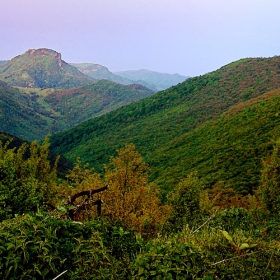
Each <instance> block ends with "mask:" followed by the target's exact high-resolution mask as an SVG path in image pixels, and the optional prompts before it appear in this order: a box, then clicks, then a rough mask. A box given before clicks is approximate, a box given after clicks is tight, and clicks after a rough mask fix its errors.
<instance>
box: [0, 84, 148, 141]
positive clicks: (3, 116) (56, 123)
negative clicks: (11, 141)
mask: <svg viewBox="0 0 280 280" xmlns="http://www.w3.org/2000/svg"><path fill="white" fill-rule="evenodd" d="M152 94H153V91H151V90H148V89H147V88H144V87H142V86H138V85H130V86H123V85H119V84H116V83H113V82H110V81H105V80H104V81H98V82H96V83H93V84H91V85H89V86H84V87H79V88H75V89H69V90H66V89H40V88H19V89H16V88H13V87H10V86H8V85H7V84H5V83H4V82H1V81H0V120H1V131H4V132H7V133H10V134H12V135H16V136H19V137H21V138H23V139H27V140H29V141H33V140H35V139H42V138H44V137H45V136H46V134H47V133H48V132H53V133H56V132H59V131H62V130H65V129H67V128H71V127H73V126H74V125H77V124H79V123H81V122H83V121H85V120H88V119H90V118H93V117H96V116H100V115H103V114H106V113H108V112H110V111H112V110H115V109H117V108H119V107H122V106H124V105H126V104H129V103H131V102H134V101H137V100H139V99H142V98H145V97H147V96H150V95H152Z"/></svg>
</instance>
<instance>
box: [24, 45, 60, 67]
mask: <svg viewBox="0 0 280 280" xmlns="http://www.w3.org/2000/svg"><path fill="white" fill-rule="evenodd" d="M26 54H27V55H30V56H52V57H54V59H55V60H56V61H57V63H58V65H59V66H60V67H62V60H61V53H58V52H56V51H53V50H51V49H46V48H42V49H37V50H36V49H30V50H28V51H27V52H26Z"/></svg>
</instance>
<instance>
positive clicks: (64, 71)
mask: <svg viewBox="0 0 280 280" xmlns="http://www.w3.org/2000/svg"><path fill="white" fill-rule="evenodd" d="M0 80H2V81H5V82H6V83H8V84H9V85H12V86H21V87H37V88H73V87H78V86H83V85H86V84H90V83H92V82H93V79H91V78H90V77H88V76H86V75H84V74H83V73H81V72H80V71H78V70H77V68H75V67H73V66H71V65H69V64H68V63H66V62H65V61H63V60H62V59H61V54H60V53H57V52H55V51H53V50H49V49H37V50H28V51H27V52H25V53H24V54H22V55H19V56H16V57H14V58H13V59H11V60H10V61H8V62H7V63H5V64H4V65H2V66H1V67H0Z"/></svg>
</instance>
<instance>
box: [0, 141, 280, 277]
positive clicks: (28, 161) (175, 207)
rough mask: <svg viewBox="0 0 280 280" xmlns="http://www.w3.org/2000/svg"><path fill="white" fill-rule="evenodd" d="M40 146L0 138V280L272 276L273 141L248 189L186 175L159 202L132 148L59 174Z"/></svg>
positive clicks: (277, 255) (278, 188) (278, 190)
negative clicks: (210, 184) (97, 166)
mask: <svg viewBox="0 0 280 280" xmlns="http://www.w3.org/2000/svg"><path fill="white" fill-rule="evenodd" d="M48 149H49V143H48V140H47V139H46V140H45V142H44V143H43V144H42V145H38V144H37V143H32V144H27V143H23V144H22V145H21V146H20V147H19V148H9V142H6V143H5V144H3V143H2V142H1V145H0V176H1V180H0V220H1V223H0V277H1V279H53V278H55V277H56V276H58V275H60V274H61V276H60V277H59V279H279V277H280V267H279V261H280V246H279V238H280V236H279V210H280V199H279V198H280V183H279V182H280V180H279V174H280V173H279V168H280V141H276V142H275V143H274V146H273V149H272V151H271V152H269V153H268V155H267V156H266V158H264V159H263V161H262V166H261V170H260V173H261V177H260V181H259V182H258V186H257V188H256V189H254V191H253V193H252V194H247V195H241V194H240V193H238V192H236V191H235V190H234V189H232V188H224V187H223V188H221V187H219V186H215V187H214V188H211V189H207V188H205V185H204V182H203V181H202V180H201V179H200V177H199V174H198V173H196V172H192V173H190V174H188V175H187V176H186V177H185V178H184V179H183V180H181V181H180V182H179V183H178V184H177V186H176V188H174V189H173V191H171V192H170V193H169V194H168V195H167V199H166V202H165V203H164V204H163V203H161V201H160V199H159V195H160V193H159V191H158V188H157V186H156V185H155V184H153V183H151V182H149V179H148V175H147V174H148V173H147V171H148V166H147V164H146V163H145V162H144V161H143V159H142V157H141V156H140V154H139V153H138V152H137V151H136V150H135V147H134V145H131V144H129V145H126V146H125V147H124V148H122V149H119V150H118V151H117V156H115V157H111V158H110V161H109V163H108V164H107V165H106V166H105V171H104V176H101V175H100V174H98V173H96V172H95V171H94V170H93V169H91V168H89V167H88V166H84V165H83V164H82V163H81V162H80V161H79V160H77V162H76V165H75V167H74V168H73V169H72V170H70V171H69V172H68V173H67V174H64V178H61V177H59V176H58V175H57V167H56V166H57V164H58V163H57V162H58V160H59V159H57V161H55V162H54V163H53V164H51V163H50V161H49V152H48ZM108 185H109V188H108ZM101 200H103V201H104V204H102V214H101V215H99V214H100V212H99V210H100V209H99V210H98V206H100V205H101V204H98V203H97V202H98V201H101ZM96 206H97V207H96Z"/></svg>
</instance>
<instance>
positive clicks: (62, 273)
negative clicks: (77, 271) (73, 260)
mask: <svg viewBox="0 0 280 280" xmlns="http://www.w3.org/2000/svg"><path fill="white" fill-rule="evenodd" d="M67 271H68V270H65V271H63V272H62V273H60V274H59V275H57V276H56V277H55V278H53V280H55V279H57V278H58V277H60V276H61V275H63V274H64V273H66V272H67Z"/></svg>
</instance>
